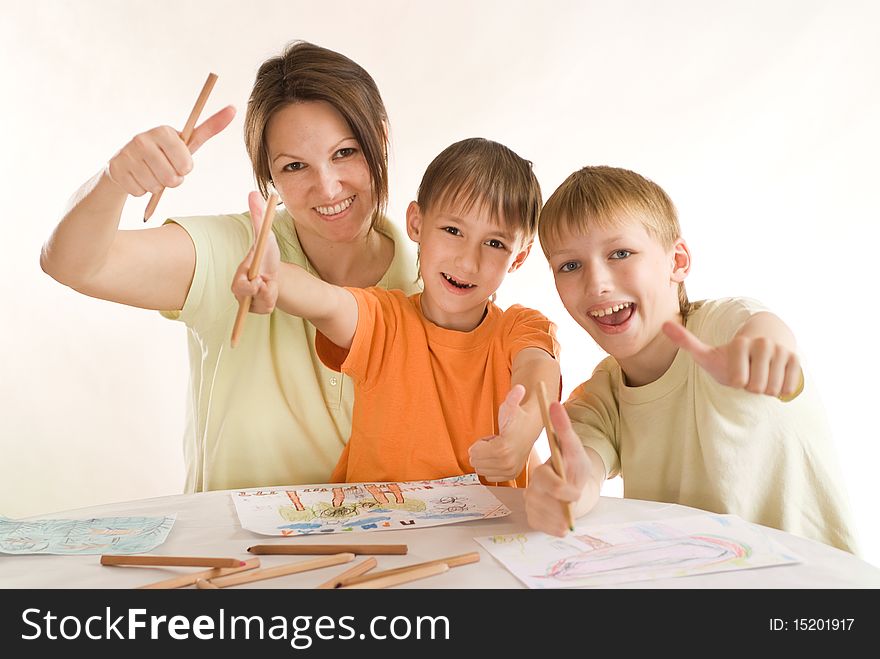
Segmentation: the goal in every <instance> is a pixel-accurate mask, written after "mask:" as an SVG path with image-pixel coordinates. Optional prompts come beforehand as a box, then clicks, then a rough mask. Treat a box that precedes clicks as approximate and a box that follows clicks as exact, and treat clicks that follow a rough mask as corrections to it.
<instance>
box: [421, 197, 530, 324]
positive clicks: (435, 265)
mask: <svg viewBox="0 0 880 659" xmlns="http://www.w3.org/2000/svg"><path fill="white" fill-rule="evenodd" d="M406 228H407V233H408V234H409V237H410V238H411V239H412V240H414V241H415V242H417V243H419V269H420V271H421V275H422V280H423V281H424V292H423V293H422V313H424V315H425V317H426V318H427V319H428V320H430V321H431V322H432V323H434V324H435V325H439V326H441V327H445V328H447V329H454V330H459V331H462V332H469V331H471V330H473V329H474V328H476V327H477V326H478V325H479V324H480V322H481V321H482V319H483V314H484V313H485V311H486V302H487V301H488V300H489V298H490V297H491V296H492V294H493V293H494V292H495V291H496V290H498V287H499V286H500V285H501V282H502V281H504V276H505V275H506V274H507V273H508V272H513V271H514V270H516V269H517V268H518V267H519V266H520V265H522V263H523V261H525V259H526V256H528V253H529V250H530V249H531V243H530V244H528V245H523V238H522V233H521V232H519V231H514V230H512V229H510V228H509V227H507V226H505V224H504V223H499V224H496V223H495V222H493V221H492V218H491V217H490V215H489V213H488V212H487V211H486V209H484V208H482V207H480V206H479V205H477V204H474V205H472V206H471V208H469V209H468V210H467V211H464V210H462V209H460V208H454V207H449V206H448V205H447V204H444V203H438V204H437V205H436V206H434V207H432V208H430V209H429V210H428V212H427V213H423V212H422V210H421V208H420V207H419V205H418V204H417V203H416V202H412V203H410V205H409V208H407V211H406Z"/></svg>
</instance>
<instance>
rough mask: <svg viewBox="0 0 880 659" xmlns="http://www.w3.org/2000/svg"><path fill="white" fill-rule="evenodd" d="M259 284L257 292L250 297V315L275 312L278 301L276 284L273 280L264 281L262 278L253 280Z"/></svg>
mask: <svg viewBox="0 0 880 659" xmlns="http://www.w3.org/2000/svg"><path fill="white" fill-rule="evenodd" d="M255 281H256V282H258V284H259V290H258V291H257V293H256V295H254V296H252V298H253V299H252V300H251V313H258V314H270V313H272V312H273V311H274V310H275V303H276V301H277V300H278V284H277V282H275V281H274V280H269V281H266V280H264V279H263V278H262V277H257V279H256V280H255Z"/></svg>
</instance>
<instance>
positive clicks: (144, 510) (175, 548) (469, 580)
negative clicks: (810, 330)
mask: <svg viewBox="0 0 880 659" xmlns="http://www.w3.org/2000/svg"><path fill="white" fill-rule="evenodd" d="M492 492H493V493H494V494H495V495H496V496H497V497H498V498H499V499H501V501H503V502H504V503H505V504H506V505H507V506H508V507H509V508H510V509H511V511H512V514H511V515H509V516H507V517H501V518H496V519H487V520H480V521H473V522H464V523H458V524H450V525H446V526H437V527H429V528H420V529H412V530H401V531H382V532H374V533H357V534H344V535H343V534H332V535H327V534H322V535H320V537H309V538H299V539H296V540H295V541H296V542H300V543H307V542H315V543H322V544H330V543H340V544H344V543H352V542H360V543H365V544H372V543H383V544H384V543H395V544H396V543H403V544H407V545H408V546H409V553H408V554H407V555H406V556H377V557H376V558H377V560H378V562H379V565H378V567H377V568H376V570H385V569H390V568H394V567H399V566H401V565H408V564H411V563H417V562H421V561H427V560H432V559H436V558H442V557H445V556H452V555H456V554H463V553H466V552H471V551H479V552H480V554H481V560H480V562H479V563H475V564H472V565H466V566H462V567H456V568H452V569H451V570H449V571H448V572H446V573H444V574H441V575H437V576H434V577H430V578H429V579H425V580H423V581H417V582H413V583H410V584H405V585H402V586H398V587H399V588H523V585H522V584H521V583H520V582H519V581H518V580H517V579H516V578H515V577H514V576H513V575H512V574H510V573H509V572H508V571H507V570H506V569H504V567H502V566H501V564H500V563H498V562H497V561H496V560H495V559H494V558H493V557H492V556H491V555H489V554H488V553H487V552H486V551H485V550H484V549H483V548H482V547H481V546H480V545H479V544H477V543H476V542H474V540H473V538H474V537H479V536H487V535H500V534H508V533H519V532H525V531H528V530H529V528H528V525H527V523H526V516H525V511H524V506H523V494H522V491H521V490H515V489H509V488H493V490H492ZM695 512H697V511H695V510H694V509H693V508H688V507H685V506H679V505H675V504H666V503H657V502H652V501H639V500H635V499H618V498H610V497H602V498H601V499H600V500H599V502H598V504H597V505H596V507H595V508H594V509H593V510H592V511H591V512H590V513H589V519H590V520H592V521H593V522H595V523H596V524H597V525H599V524H613V523H618V522H631V521H640V520H661V519H670V518H673V517H681V516H687V515H693V514H694V513H695ZM172 513H176V514H177V521H176V522H175V524H174V528H173V529H172V530H171V533H170V534H169V535H168V539H167V540H166V541H165V542H164V543H163V544H161V545H159V546H158V547H157V548H156V549H154V550H153V551H152V552H151V553H153V554H166V555H192V556H231V557H240V558H242V559H247V558H252V557H253V556H251V555H250V554H248V553H247V552H246V549H247V547H249V546H251V545H254V544H268V543H274V542H285V540H283V539H282V538H277V537H267V536H261V535H258V534H256V533H252V532H250V531H247V530H244V529H242V528H241V526H240V525H239V523H238V517H237V516H236V514H235V507H234V505H233V502H232V499H231V497H230V495H229V492H227V491H217V492H203V493H199V494H186V495H177V496H169V497H159V498H154V499H144V500H138V501H129V502H124V503H115V504H108V505H102V506H94V507H90V508H81V509H78V510H71V511H66V512H64V513H55V514H52V515H44V516H43V517H44V518H47V519H54V518H89V517H111V516H161V515H169V514H172ZM768 533H769V534H770V535H771V536H772V537H773V538H774V539H775V540H777V541H779V542H780V543H781V544H782V545H783V546H784V547H786V548H788V549H789V550H790V551H792V552H794V553H795V554H797V555H799V556H800V557H801V558H803V563H800V564H797V565H786V566H780V567H770V568H762V569H757V570H740V571H734V572H724V573H719V574H707V575H702V576H693V577H686V578H678V579H661V580H655V581H647V582H638V583H630V584H622V585H620V586H618V587H620V588H878V587H880V569H878V568H876V567H874V566H872V565H870V564H868V563H866V562H864V561H862V560H860V559H858V558H856V557H855V556H853V555H852V554H849V553H847V552H844V551H840V550H838V549H834V548H833V547H829V546H827V545H824V544H821V543H819V542H815V541H812V540H806V539H804V538H800V537H797V536H794V535H791V534H789V533H784V532H782V531H777V530H775V529H768ZM308 558H310V557H307V556H260V560H261V563H262V567H273V566H276V565H281V564H284V563H290V562H294V561H299V560H306V559H308ZM360 560H362V557H358V558H356V559H355V561H356V562H357V561H360ZM351 565H352V564H349V565H343V566H333V567H328V568H323V569H320V570H315V571H312V572H306V573H301V574H295V575H289V576H285V577H279V578H276V579H269V580H265V581H257V582H254V583H251V584H247V585H246V586H239V588H244V587H247V588H313V587H315V586H316V585H318V584H320V583H322V582H324V581H326V580H327V579H329V578H331V577H333V576H334V575H336V574H338V573H340V572H342V571H343V570H345V569H346V568H347V567H351ZM195 569H196V570H198V569H199V568H195ZM182 571H185V570H184V569H183V568H153V567H149V568H147V567H137V568H134V567H103V566H101V565H99V557H98V556H96V555H88V556H54V555H15V556H12V555H4V554H0V588H133V587H137V586H141V585H144V584H147V583H151V582H154V581H159V580H162V579H165V578H169V577H172V576H176V575H179V574H181V572H182Z"/></svg>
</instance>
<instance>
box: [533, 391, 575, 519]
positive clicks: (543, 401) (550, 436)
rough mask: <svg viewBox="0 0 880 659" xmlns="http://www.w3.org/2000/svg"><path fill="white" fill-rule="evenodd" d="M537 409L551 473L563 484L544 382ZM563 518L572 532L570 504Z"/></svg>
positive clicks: (561, 468)
mask: <svg viewBox="0 0 880 659" xmlns="http://www.w3.org/2000/svg"><path fill="white" fill-rule="evenodd" d="M538 407H540V408H541V418H542V419H543V421H544V428H545V429H546V430H547V443H548V444H549V445H550V463H551V464H552V465H553V471H555V472H556V474H557V475H558V476H559V477H560V478H561V479H562V482H563V483H564V482H565V462H564V461H563V459H562V451H561V450H560V448H559V438H558V437H557V436H556V431H555V430H554V429H553V424H552V423H551V422H550V404H549V403H548V402H547V389H546V388H545V387H544V382H543V381H541V382H538ZM562 505H563V506H564V507H565V517H566V521H567V522H568V530H569V531H574V515H573V514H572V512H571V502H570V501H569V502H564V503H563V504H562Z"/></svg>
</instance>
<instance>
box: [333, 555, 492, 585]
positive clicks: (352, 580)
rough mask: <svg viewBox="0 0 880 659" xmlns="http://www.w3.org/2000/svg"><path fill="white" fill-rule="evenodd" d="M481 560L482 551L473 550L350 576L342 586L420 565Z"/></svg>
mask: <svg viewBox="0 0 880 659" xmlns="http://www.w3.org/2000/svg"><path fill="white" fill-rule="evenodd" d="M479 561H480V552H477V551H472V552H468V553H467V554H458V555H457V556H448V557H446V558H438V559H436V560H433V561H425V562H424V563H413V564H412V565H404V566H403V567H396V568H392V569H391V570H382V571H381V572H373V573H371V574H364V575H362V576H356V577H350V578H347V579H343V580H342V583H341V584H340V586H354V585H356V584H359V583H363V582H364V581H370V580H371V579H379V578H382V577H389V576H392V575H395V574H400V573H401V572H407V571H409V570H412V569H413V568H420V567H428V566H431V565H445V566H446V567H450V568H452V567H459V566H460V565H470V564H471V563H478V562H479Z"/></svg>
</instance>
